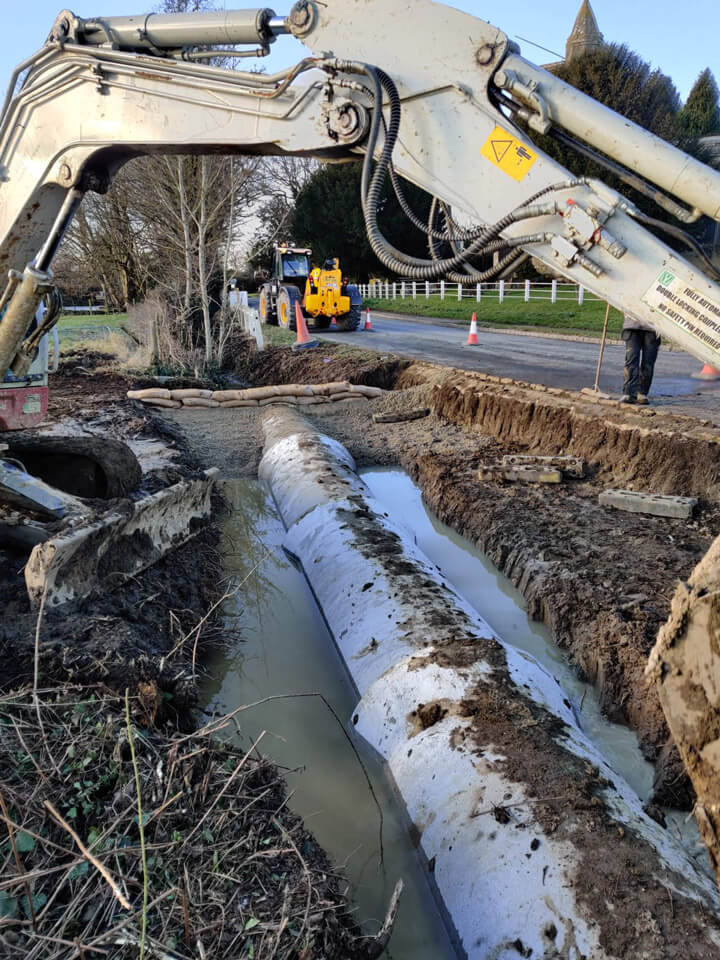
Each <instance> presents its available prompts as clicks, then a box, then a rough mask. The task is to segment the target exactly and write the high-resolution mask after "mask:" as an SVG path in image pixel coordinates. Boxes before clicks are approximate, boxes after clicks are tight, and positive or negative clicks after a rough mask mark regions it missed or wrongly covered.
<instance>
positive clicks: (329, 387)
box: [312, 380, 350, 397]
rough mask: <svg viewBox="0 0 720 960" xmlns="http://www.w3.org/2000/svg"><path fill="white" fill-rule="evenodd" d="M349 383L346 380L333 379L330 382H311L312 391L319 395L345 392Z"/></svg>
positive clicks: (326, 395)
mask: <svg viewBox="0 0 720 960" xmlns="http://www.w3.org/2000/svg"><path fill="white" fill-rule="evenodd" d="M349 389H350V384H349V383H348V382H347V381H346V380H335V381H333V382H332V383H313V384H312V392H313V393H314V394H315V395H317V396H321V397H329V396H330V395H331V394H333V393H347V391H349Z"/></svg>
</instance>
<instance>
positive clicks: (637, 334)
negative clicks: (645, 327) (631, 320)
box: [622, 330, 643, 398]
mask: <svg viewBox="0 0 720 960" xmlns="http://www.w3.org/2000/svg"><path fill="white" fill-rule="evenodd" d="M642 334H643V331H642V330H623V334H622V338H623V340H624V341H625V384H624V386H623V393H624V394H625V396H626V397H633V398H634V397H636V396H637V392H638V383H639V379H640V349H641V346H642Z"/></svg>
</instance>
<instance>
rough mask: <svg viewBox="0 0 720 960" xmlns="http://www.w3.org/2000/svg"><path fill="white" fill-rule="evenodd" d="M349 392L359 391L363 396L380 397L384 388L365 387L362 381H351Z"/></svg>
mask: <svg viewBox="0 0 720 960" xmlns="http://www.w3.org/2000/svg"><path fill="white" fill-rule="evenodd" d="M350 393H361V394H362V395H363V396H364V397H381V396H382V395H383V394H384V393H385V390H383V389H381V388H380V387H367V386H365V384H364V383H351V384H350Z"/></svg>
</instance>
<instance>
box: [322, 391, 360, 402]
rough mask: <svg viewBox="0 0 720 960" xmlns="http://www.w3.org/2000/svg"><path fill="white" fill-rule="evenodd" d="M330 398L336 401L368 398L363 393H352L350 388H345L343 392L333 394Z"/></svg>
mask: <svg viewBox="0 0 720 960" xmlns="http://www.w3.org/2000/svg"><path fill="white" fill-rule="evenodd" d="M330 399H331V400H332V401H333V403H335V402H336V401H337V400H367V397H365V396H363V394H362V393H350V391H349V390H345V391H343V392H342V393H333V394H331V395H330Z"/></svg>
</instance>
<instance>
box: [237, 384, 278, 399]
mask: <svg viewBox="0 0 720 960" xmlns="http://www.w3.org/2000/svg"><path fill="white" fill-rule="evenodd" d="M276 389H277V388H276V387H249V388H248V389H247V390H243V392H242V393H243V396H242V398H241V399H242V400H269V399H270V398H271V397H276V396H277V393H276V392H275V391H276Z"/></svg>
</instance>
